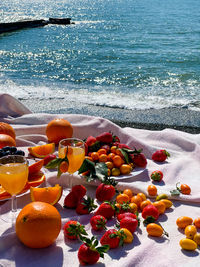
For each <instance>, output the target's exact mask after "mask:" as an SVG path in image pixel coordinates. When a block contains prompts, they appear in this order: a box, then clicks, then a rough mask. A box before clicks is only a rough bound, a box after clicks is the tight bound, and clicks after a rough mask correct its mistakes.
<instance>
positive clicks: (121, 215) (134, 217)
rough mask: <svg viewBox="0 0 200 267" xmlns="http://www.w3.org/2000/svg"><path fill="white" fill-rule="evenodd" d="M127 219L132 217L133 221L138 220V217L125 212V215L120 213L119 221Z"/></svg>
mask: <svg viewBox="0 0 200 267" xmlns="http://www.w3.org/2000/svg"><path fill="white" fill-rule="evenodd" d="M125 217H131V218H133V219H137V215H136V214H134V213H131V212H125V213H120V214H118V215H117V220H118V221H119V222H120V221H121V220H122V219H123V218H125Z"/></svg>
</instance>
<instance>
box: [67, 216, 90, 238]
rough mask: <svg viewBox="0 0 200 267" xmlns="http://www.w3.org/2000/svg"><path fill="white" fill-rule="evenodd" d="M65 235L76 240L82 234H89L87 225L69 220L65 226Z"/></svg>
mask: <svg viewBox="0 0 200 267" xmlns="http://www.w3.org/2000/svg"><path fill="white" fill-rule="evenodd" d="M63 230H64V235H65V237H67V238H68V239H72V240H76V239H78V238H80V237H81V236H84V235H87V233H86V231H85V227H84V226H83V225H81V224H80V223H79V222H77V221H72V220H70V221H68V222H66V224H65V225H64V227H63Z"/></svg>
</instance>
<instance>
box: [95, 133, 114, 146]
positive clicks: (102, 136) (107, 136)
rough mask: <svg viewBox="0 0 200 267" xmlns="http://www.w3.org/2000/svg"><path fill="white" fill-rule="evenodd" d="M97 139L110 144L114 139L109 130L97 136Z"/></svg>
mask: <svg viewBox="0 0 200 267" xmlns="http://www.w3.org/2000/svg"><path fill="white" fill-rule="evenodd" d="M96 139H97V141H100V142H101V143H106V144H110V143H112V141H113V136H112V134H111V133H109V132H104V133H102V134H100V135H98V136H97V137H96Z"/></svg>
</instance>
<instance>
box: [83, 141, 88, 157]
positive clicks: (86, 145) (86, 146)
mask: <svg viewBox="0 0 200 267" xmlns="http://www.w3.org/2000/svg"><path fill="white" fill-rule="evenodd" d="M84 146H85V155H87V153H88V144H86V143H84Z"/></svg>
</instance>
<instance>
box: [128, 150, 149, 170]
mask: <svg viewBox="0 0 200 267" xmlns="http://www.w3.org/2000/svg"><path fill="white" fill-rule="evenodd" d="M132 161H133V163H135V165H136V166H138V167H141V168H145V167H146V166H147V160H146V158H145V155H144V154H143V153H138V154H134V157H132Z"/></svg>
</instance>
